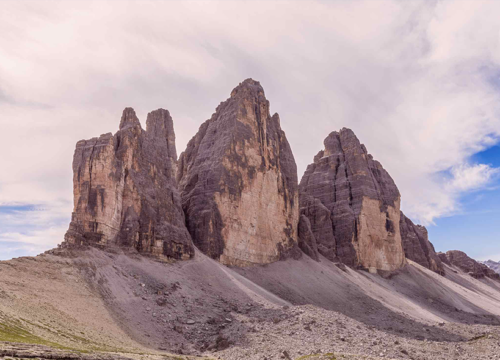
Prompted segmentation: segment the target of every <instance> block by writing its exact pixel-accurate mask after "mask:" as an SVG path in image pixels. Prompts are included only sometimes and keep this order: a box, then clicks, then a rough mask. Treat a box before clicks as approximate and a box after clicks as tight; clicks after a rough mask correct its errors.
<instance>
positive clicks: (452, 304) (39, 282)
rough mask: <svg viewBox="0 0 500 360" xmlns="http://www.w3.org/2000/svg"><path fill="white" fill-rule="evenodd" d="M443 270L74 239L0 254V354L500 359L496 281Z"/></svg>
mask: <svg viewBox="0 0 500 360" xmlns="http://www.w3.org/2000/svg"><path fill="white" fill-rule="evenodd" d="M291 269H295V270H296V271H291ZM446 272H447V274H448V275H447V277H443V276H441V275H438V274H436V273H434V272H432V271H430V270H428V269H426V268H424V267H421V266H419V265H418V264H414V263H410V264H409V265H408V266H407V268H405V269H404V270H401V271H399V272H398V273H395V274H393V275H392V276H391V277H388V278H383V277H381V276H379V275H374V274H370V273H368V272H362V271H354V270H352V269H349V268H344V269H340V268H338V267H337V266H336V265H334V264H333V263H332V262H330V261H326V260H325V259H324V258H323V257H320V262H317V261H314V260H312V259H310V258H309V257H303V258H302V259H300V260H291V259H290V260H287V261H280V262H277V263H274V264H271V265H267V266H264V267H262V266H261V267H255V268H246V269H245V270H242V269H235V268H230V267H226V266H223V265H221V264H220V263H218V262H217V261H215V260H213V259H210V258H209V257H207V256H205V255H203V254H201V253H199V252H197V253H196V255H195V257H194V258H193V260H190V261H181V262H176V263H173V264H169V263H162V262H159V261H157V260H155V259H154V258H148V257H144V256H142V255H139V254H134V253H124V252H123V251H121V250H119V249H118V250H116V251H111V250H109V249H108V250H107V251H101V250H97V249H93V248H90V249H80V250H76V249H73V250H67V249H65V250H61V251H59V252H52V254H46V255H42V256H38V257H35V258H22V259H16V260H11V261H7V262H0V341H4V343H3V344H2V349H3V350H6V351H4V352H2V354H3V355H2V357H4V358H6V357H7V358H8V357H10V358H23V357H25V358H53V359H59V358H69V359H75V358H82V359H101V358H102V359H107V358H110V357H111V358H119V357H122V358H133V359H143V360H147V359H151V360H154V359H156V358H158V359H159V358H160V357H161V358H162V359H176V360H181V359H183V360H187V359H221V360H240V359H248V360H264V359H266V360H271V359H275V360H277V359H285V360H290V359H291V360H298V359H322V360H324V359H329V360H332V359H415V360H417V359H419V360H423V359H429V360H431V359H437V360H439V359H443V360H444V359H500V321H499V317H498V315H499V313H500V307H499V299H500V286H498V287H495V286H496V283H495V282H494V280H492V279H489V278H484V279H475V278H473V277H471V276H469V275H467V274H466V273H464V272H461V270H460V269H459V268H452V267H449V266H448V265H446ZM424 286H425V288H424ZM7 342H8V343H7ZM19 342H23V343H31V345H23V346H20V345H12V344H13V343H19ZM48 349H49V350H48ZM9 351H10V352H9ZM64 354H68V355H67V357H66V355H64Z"/></svg>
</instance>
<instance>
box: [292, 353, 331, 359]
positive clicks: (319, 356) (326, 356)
mask: <svg viewBox="0 0 500 360" xmlns="http://www.w3.org/2000/svg"><path fill="white" fill-rule="evenodd" d="M306 359H311V360H313V359H318V360H337V358H336V357H335V354H334V353H327V354H311V355H305V356H301V357H299V358H298V359H297V360H306Z"/></svg>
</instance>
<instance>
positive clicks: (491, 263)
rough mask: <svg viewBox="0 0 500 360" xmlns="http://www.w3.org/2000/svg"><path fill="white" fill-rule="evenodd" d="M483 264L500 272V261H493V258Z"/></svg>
mask: <svg viewBox="0 0 500 360" xmlns="http://www.w3.org/2000/svg"><path fill="white" fill-rule="evenodd" d="M482 264H484V265H486V266H487V267H489V268H490V269H491V270H493V271H494V272H496V273H497V274H500V262H497V261H493V260H486V261H483V262H482Z"/></svg>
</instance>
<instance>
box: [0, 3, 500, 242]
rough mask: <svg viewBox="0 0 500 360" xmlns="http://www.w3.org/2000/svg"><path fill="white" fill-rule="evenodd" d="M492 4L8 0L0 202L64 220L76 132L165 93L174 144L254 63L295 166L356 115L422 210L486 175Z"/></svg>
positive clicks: (432, 209)
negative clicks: (478, 157) (472, 161)
mask: <svg viewBox="0 0 500 360" xmlns="http://www.w3.org/2000/svg"><path fill="white" fill-rule="evenodd" d="M499 11H500V3H499V2H496V1H463V2H461V1H438V2H430V1H411V2H410V1H371V0H367V1H351V2H347V1H308V2H307V4H306V3H305V2H300V1H289V2H286V1H246V2H227V1H220V2H216V1H211V2H182V1H178V2H173V1H165V2H161V1H141V2H135V1H123V2H118V1H109V2H105V1H88V2H76V1H75V2H68V1H53V2H31V1H30V2H24V1H3V2H2V12H0V33H2V37H0V48H1V49H8V51H0V84H2V88H1V92H0V112H1V113H2V116H1V117H0V127H1V128H2V132H1V133H0V152H1V153H2V154H5V155H4V156H2V159H1V160H0V167H1V169H2V171H1V172H0V204H2V203H3V204H5V203H23V204H33V203H36V204H41V205H43V206H49V207H50V209H51V212H52V213H53V215H52V220H50V219H51V215H50V213H51V212H47V214H48V215H46V216H47V218H46V221H49V222H50V221H53V222H57V221H63V220H61V219H62V214H65V216H66V219H67V220H65V221H67V222H69V215H70V212H71V201H72V190H73V189H72V171H71V161H72V155H73V150H74V145H75V143H76V142H77V141H78V140H80V139H82V138H90V137H94V136H98V135H99V134H102V133H106V132H110V131H116V130H117V127H118V123H119V118H120V114H121V110H122V109H123V108H124V107H126V106H132V107H134V108H135V109H136V111H137V113H138V115H139V117H140V118H141V119H142V121H143V122H144V120H145V115H146V114H147V112H149V111H151V110H153V109H156V108H159V107H163V108H167V109H169V110H170V112H171V114H172V116H173V118H174V124H175V129H176V135H177V148H178V152H179V153H180V152H181V151H182V150H183V149H184V148H185V145H186V144H187V142H188V140H189V139H190V138H191V137H192V136H193V135H194V134H195V132H196V131H197V129H198V127H199V125H200V124H201V123H202V122H203V121H204V120H205V119H208V118H209V117H210V115H211V114H212V113H213V111H214V110H215V108H216V106H217V105H218V104H219V103H220V102H221V101H223V100H224V99H226V98H227V97H228V96H229V93H230V91H231V89H232V88H233V87H234V86H236V85H237V84H238V83H239V82H240V81H242V80H243V79H245V78H248V77H253V78H255V79H257V80H260V81H261V83H262V85H263V86H264V88H265V90H266V95H267V97H268V99H269V100H270V102H271V110H272V111H273V112H274V111H276V112H279V113H280V118H281V124H282V127H283V128H284V130H285V131H286V134H287V137H288V139H289V141H290V143H291V146H292V148H293V150H294V154H295V158H296V160H297V164H298V168H299V177H300V176H302V173H303V171H304V170H305V168H306V166H307V164H309V163H310V162H311V161H312V158H313V156H314V154H316V153H317V152H318V151H319V150H320V149H321V148H322V142H323V139H324V138H325V137H326V135H327V134H328V133H330V132H331V131H333V130H338V129H340V128H342V127H350V128H352V129H353V130H354V132H355V133H356V134H357V136H358V137H359V138H360V140H361V141H362V142H363V143H365V144H366V146H367V148H368V150H369V151H370V152H371V153H372V154H373V155H374V157H375V158H376V159H378V160H379V161H380V162H381V163H382V164H383V165H384V167H385V168H386V169H387V170H388V171H389V173H390V174H391V175H392V177H393V178H394V179H395V181H396V183H397V184H398V187H399V189H400V192H401V193H402V206H403V208H404V210H405V213H407V214H408V215H409V216H410V217H412V218H414V219H415V220H417V221H420V222H423V223H432V222H433V221H434V220H435V219H436V218H439V217H442V216H447V215H450V214H453V213H456V212H457V210H458V209H460V198H461V196H462V195H463V194H464V193H466V192H468V191H473V190H477V189H479V188H481V187H484V186H489V182H491V181H492V180H494V178H495V176H494V175H495V173H496V170H495V169H492V168H489V167H488V166H487V165H481V164H477V165H463V164H468V161H469V158H470V157H471V156H472V155H473V154H474V153H476V152H478V151H481V150H484V149H486V148H488V147H489V146H492V145H493V144H495V143H496V142H498V140H499V139H500V116H499V113H500V91H499V90H500V87H499V84H500V82H499V79H500V76H499V74H500V45H499V41H500V40H499V39H500V38H499V34H500V23H499V22H498V20H497V16H496V14H498V13H499ZM37 104H38V105H37ZM450 169H451V170H450ZM445 172H449V174H450V176H452V178H451V180H450V177H445V176H441V175H442V174H443V173H445ZM44 216H45V215H44ZM25 224H26V225H27V224H28V222H26V223H25ZM18 225H19V227H18V228H17V230H16V231H17V232H18V233H22V226H24V225H23V224H22V222H21V223H19V224H18ZM66 225H67V223H66ZM0 226H5V223H2V224H0ZM60 228H61V229H62V225H61V227H60ZM0 230H2V228H1V227H0ZM52 235H53V236H58V237H59V241H60V240H62V238H61V237H62V235H61V234H59V235H56V234H55V233H53V234H52ZM33 236H34V237H32V238H30V239H35V240H33V241H35V242H36V241H40V242H45V244H48V243H47V242H46V241H47V240H43V239H40V238H38V237H36V236H35V235H33ZM36 239H39V240H36ZM16 241H22V239H17V240H16ZM30 241H31V240H30Z"/></svg>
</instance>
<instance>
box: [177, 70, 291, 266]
mask: <svg viewBox="0 0 500 360" xmlns="http://www.w3.org/2000/svg"><path fill="white" fill-rule="evenodd" d="M178 182H179V188H180V190H181V196H182V206H183V209H184V212H185V214H186V224H187V227H188V230H189V232H190V233H191V236H192V238H193V241H194V243H195V245H196V246H197V247H198V248H199V249H200V250H201V251H203V252H204V253H205V254H207V255H209V256H210V257H212V258H214V259H218V260H219V261H220V262H221V263H223V264H228V265H237V266H246V265H250V264H266V263H271V262H274V261H276V260H279V259H280V258H283V257H286V256H288V254H289V253H290V251H293V252H294V254H296V249H297V224H298V220H299V211H298V205H299V204H298V189H297V167H296V164H295V160H294V157H293V154H292V151H291V149H290V145H289V144H288V141H287V139H286V136H285V133H284V132H283V131H282V130H281V127H280V119H279V116H278V114H274V115H273V116H271V115H270V113H269V102H268V101H267V100H266V97H265V95H264V90H263V89H262V87H261V86H260V84H259V83H258V82H257V81H254V80H252V79H247V80H245V81H244V82H243V83H241V84H240V85H239V86H238V87H236V88H235V89H234V90H233V91H232V93H231V97H230V98H229V99H228V100H226V101H225V102H223V103H221V104H220V105H219V106H218V107H217V110H216V112H215V114H213V115H212V117H211V119H210V120H207V121H206V122H205V123H203V124H202V125H201V127H200V129H199V131H198V133H197V134H196V135H195V136H194V137H193V138H192V139H191V141H190V142H189V143H188V146H187V149H186V151H185V152H184V153H182V154H181V156H180V158H179V172H178Z"/></svg>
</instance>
